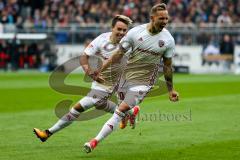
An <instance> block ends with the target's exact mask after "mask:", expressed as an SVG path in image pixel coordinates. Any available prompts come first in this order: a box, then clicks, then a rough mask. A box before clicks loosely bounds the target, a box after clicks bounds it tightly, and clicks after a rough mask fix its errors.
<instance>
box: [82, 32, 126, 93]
mask: <svg viewBox="0 0 240 160" xmlns="http://www.w3.org/2000/svg"><path fill="white" fill-rule="evenodd" d="M111 34H112V32H107V33H102V34H101V35H99V36H98V37H97V38H95V39H94V40H93V41H92V42H91V43H90V44H89V45H88V46H87V48H86V49H85V50H84V52H85V53H86V54H87V55H89V56H90V57H94V56H97V57H98V58H101V60H102V61H105V60H107V59H109V58H110V57H111V56H112V54H113V53H115V52H116V51H117V50H118V49H119V44H113V43H112V42H111V40H110V36H111ZM95 63H97V61H96V62H95ZM90 66H91V65H90ZM122 68H123V67H122V66H121V64H114V65H111V66H110V67H108V68H107V69H106V70H105V71H103V72H102V75H103V78H104V79H105V82H104V83H103V84H100V83H98V82H95V81H94V82H93V83H92V89H96V90H101V91H105V92H112V91H113V87H114V86H115V85H116V84H117V82H118V80H119V77H120V76H121V73H122V72H121V71H122Z"/></svg>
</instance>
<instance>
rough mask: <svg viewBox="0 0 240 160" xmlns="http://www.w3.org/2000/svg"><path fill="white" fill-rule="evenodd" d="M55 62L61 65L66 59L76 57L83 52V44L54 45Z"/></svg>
mask: <svg viewBox="0 0 240 160" xmlns="http://www.w3.org/2000/svg"><path fill="white" fill-rule="evenodd" d="M56 48H57V57H58V58H57V64H58V65H62V64H63V63H64V62H66V61H67V60H69V59H71V58H73V57H77V56H79V55H81V54H82V53H83V50H84V46H83V45H56Z"/></svg>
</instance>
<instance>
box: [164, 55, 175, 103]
mask: <svg viewBox="0 0 240 160" xmlns="http://www.w3.org/2000/svg"><path fill="white" fill-rule="evenodd" d="M163 64H164V66H163V74H164V78H165V80H166V85H167V89H168V93H169V99H170V100H171V101H173V102H176V101H178V92H176V91H175V90H174V88H173V70H172V58H165V57H164V58H163Z"/></svg>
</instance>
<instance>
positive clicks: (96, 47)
mask: <svg viewBox="0 0 240 160" xmlns="http://www.w3.org/2000/svg"><path fill="white" fill-rule="evenodd" d="M100 43H101V38H100V36H98V37H97V38H95V39H94V40H93V41H92V42H91V43H90V44H89V45H88V46H87V47H86V48H85V50H84V53H86V54H87V55H88V56H93V55H96V54H97V53H98V52H99V51H100Z"/></svg>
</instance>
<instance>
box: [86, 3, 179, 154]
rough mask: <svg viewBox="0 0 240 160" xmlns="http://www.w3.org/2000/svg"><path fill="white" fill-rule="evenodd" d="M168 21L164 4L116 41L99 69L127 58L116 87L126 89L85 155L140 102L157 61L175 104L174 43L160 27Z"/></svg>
mask: <svg viewBox="0 0 240 160" xmlns="http://www.w3.org/2000/svg"><path fill="white" fill-rule="evenodd" d="M168 18H169V16H168V11H167V9H166V4H164V3H161V4H157V5H155V6H153V7H152V9H151V11H150V23H147V24H143V25H140V26H136V27H134V28H132V29H131V30H129V32H128V33H127V34H126V36H125V37H124V38H122V40H121V42H120V45H121V47H120V49H119V50H118V51H117V52H116V53H114V54H113V56H112V57H111V58H109V60H108V61H107V63H105V64H104V65H103V68H102V70H105V68H107V67H108V66H109V65H113V64H115V63H119V60H120V59H121V58H122V57H123V56H128V57H129V59H128V63H127V66H126V68H125V70H124V73H123V78H124V79H125V82H124V83H123V86H120V88H126V89H127V90H126V95H125V98H124V100H123V101H122V103H121V104H120V105H119V107H118V108H117V109H116V111H115V113H114V114H113V116H112V117H111V118H110V119H109V120H108V121H107V122H106V123H105V124H104V126H103V128H102V129H101V131H100V132H99V133H98V135H97V136H96V137H95V138H94V139H92V140H91V141H89V142H87V143H85V144H84V149H85V151H86V152H87V153H89V152H91V151H92V150H93V149H94V148H95V147H96V146H97V144H98V143H99V142H100V141H102V140H103V139H104V138H106V137H107V136H108V135H110V134H111V133H112V131H113V130H114V129H115V128H116V127H117V126H118V123H119V122H120V121H121V120H122V119H123V117H125V114H126V112H127V111H128V110H130V109H131V108H133V107H134V106H135V105H137V104H139V103H140V102H142V101H143V99H144V97H145V96H146V95H147V93H148V92H149V91H150V90H151V88H152V87H153V85H154V83H155V81H156V78H157V77H158V70H159V65H160V61H161V60H163V65H164V66H163V72H164V77H165V80H166V85H167V88H168V93H169V99H170V100H171V101H173V102H176V101H178V92H176V91H175V90H174V87H173V78H172V77H173V76H172V56H173V54H174V52H175V42H174V38H173V37H172V35H171V34H170V33H169V31H168V30H167V29H166V28H164V27H165V26H166V25H167V23H168Z"/></svg>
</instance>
